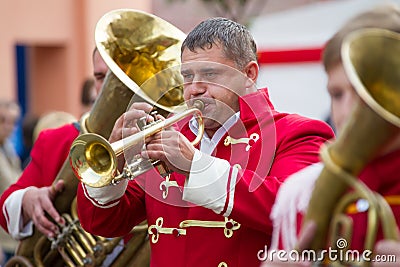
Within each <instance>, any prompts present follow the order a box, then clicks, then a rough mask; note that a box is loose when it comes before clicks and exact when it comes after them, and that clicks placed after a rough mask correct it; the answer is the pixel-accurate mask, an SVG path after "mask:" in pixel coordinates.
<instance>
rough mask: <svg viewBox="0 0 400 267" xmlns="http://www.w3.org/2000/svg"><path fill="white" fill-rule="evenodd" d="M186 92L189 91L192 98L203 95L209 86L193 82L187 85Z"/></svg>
mask: <svg viewBox="0 0 400 267" xmlns="http://www.w3.org/2000/svg"><path fill="white" fill-rule="evenodd" d="M186 90H188V91H189V94H190V95H192V96H198V95H203V94H204V93H205V92H207V85H206V84H205V83H204V82H201V81H193V82H191V83H190V84H187V85H186Z"/></svg>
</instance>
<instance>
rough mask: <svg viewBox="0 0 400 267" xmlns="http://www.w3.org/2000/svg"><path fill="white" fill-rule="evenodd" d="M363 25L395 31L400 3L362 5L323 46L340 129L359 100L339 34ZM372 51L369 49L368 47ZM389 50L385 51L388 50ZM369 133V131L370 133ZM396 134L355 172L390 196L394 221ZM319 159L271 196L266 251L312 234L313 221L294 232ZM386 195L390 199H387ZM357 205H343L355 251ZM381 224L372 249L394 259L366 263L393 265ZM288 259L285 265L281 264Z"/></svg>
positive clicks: (399, 187) (398, 162)
mask: <svg viewBox="0 0 400 267" xmlns="http://www.w3.org/2000/svg"><path fill="white" fill-rule="evenodd" d="M363 28H382V29H387V30H391V31H394V32H398V33H400V6H398V5H396V4H385V5H381V6H377V7H375V8H374V9H371V10H367V11H365V12H363V13H361V14H359V15H357V16H355V17H354V18H352V19H350V20H349V21H348V22H347V23H346V24H345V25H344V26H343V27H342V28H341V29H339V31H338V32H337V33H336V34H335V35H334V36H332V38H331V39H329V40H328V42H327V44H326V46H325V48H324V51H323V64H324V68H325V71H326V73H327V75H328V84H327V89H328V93H329V95H330V98H331V114H332V121H333V123H334V126H335V128H336V129H337V130H338V131H339V136H340V131H341V130H342V128H343V126H344V125H345V123H346V121H347V120H348V119H349V118H350V115H351V112H352V110H353V108H354V106H355V105H356V103H357V101H358V100H359V96H358V95H357V93H356V91H355V89H354V87H353V85H352V84H351V82H350V80H349V78H348V77H347V74H346V72H345V69H344V66H343V62H342V58H341V45H342V42H343V40H344V38H345V37H346V36H347V35H348V34H350V33H351V32H353V31H356V30H359V29H363ZM371 52H373V51H371ZM388 52H389V51H388ZM371 137H372V138H373V133H371ZM399 166H400V137H397V139H395V140H394V141H393V142H392V143H391V144H390V146H389V147H387V148H386V150H384V151H383V152H382V153H381V154H380V155H378V156H377V157H376V158H375V159H374V160H372V161H371V162H370V163H369V164H368V165H367V166H366V167H365V168H364V170H363V171H362V172H361V174H360V175H359V179H360V180H361V181H362V182H364V183H365V184H366V185H367V186H368V187H369V188H370V189H371V190H373V191H375V192H378V193H379V194H381V195H382V196H391V198H388V200H387V201H388V203H389V205H390V206H391V208H392V211H393V213H394V216H395V219H396V221H397V225H400V205H399V204H398V201H397V200H398V197H399V195H400V182H399V179H398V174H399V173H400V167H399ZM323 167H324V164H323V163H322V162H319V163H316V164H314V165H311V166H309V167H306V168H304V169H303V170H301V171H300V172H298V173H295V174H293V175H292V176H290V177H289V178H288V179H287V180H286V181H285V182H284V183H283V185H282V186H281V188H280V190H279V192H278V194H277V199H276V201H275V204H274V207H273V210H272V213H271V219H272V220H273V222H274V230H273V241H272V245H271V247H270V248H268V249H271V250H276V249H283V250H285V251H290V250H293V249H294V248H295V246H298V247H300V248H307V246H308V245H309V244H310V242H311V240H312V239H313V235H314V233H315V225H313V223H312V222H310V224H308V225H305V226H304V227H303V229H302V233H300V229H301V226H302V218H303V216H304V215H305V213H306V212H307V209H308V203H309V200H310V197H311V193H312V189H313V187H314V183H315V181H316V179H317V178H318V177H319V174H320V172H321V170H322V169H323ZM390 199H392V201H390ZM361 206H362V205H354V207H355V209H351V211H350V209H349V210H348V213H347V215H348V216H350V217H351V219H352V221H353V225H354V226H355V227H354V229H353V236H352V240H348V241H347V242H348V244H349V247H348V248H349V249H357V250H361V249H362V248H363V245H364V240H365V233H366V226H367V223H366V222H367V212H368V208H367V210H363V209H360V208H361ZM381 230H382V229H379V232H378V236H377V242H376V246H375V251H374V253H375V254H377V255H395V256H396V257H397V262H373V263H372V266H399V265H398V261H399V260H400V242H395V241H389V240H382V238H383V236H382V231H381ZM287 264H289V265H287ZM295 264H298V266H303V265H306V266H311V263H306V262H303V263H294V262H289V263H284V262H278V261H277V262H274V263H271V262H268V263H265V264H264V265H263V266H281V265H282V266H292V265H295Z"/></svg>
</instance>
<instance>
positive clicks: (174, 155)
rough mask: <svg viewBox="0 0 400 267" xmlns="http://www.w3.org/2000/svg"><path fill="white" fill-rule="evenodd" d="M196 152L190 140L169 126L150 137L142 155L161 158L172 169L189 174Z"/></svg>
mask: <svg viewBox="0 0 400 267" xmlns="http://www.w3.org/2000/svg"><path fill="white" fill-rule="evenodd" d="M194 153H195V148H194V146H193V145H192V144H191V143H190V141H189V140H188V139H187V138H186V137H185V136H184V135H183V134H182V133H180V132H178V131H176V130H175V129H173V128H172V127H169V128H166V129H164V130H162V131H161V132H159V133H156V134H155V135H153V136H151V137H149V138H148V140H146V149H145V150H143V151H142V153H141V155H142V157H146V158H150V159H158V160H161V161H162V162H164V163H165V164H166V165H167V167H168V168H169V169H170V170H172V171H174V172H178V173H182V174H183V175H185V176H189V173H190V168H191V165H192V160H193V156H194Z"/></svg>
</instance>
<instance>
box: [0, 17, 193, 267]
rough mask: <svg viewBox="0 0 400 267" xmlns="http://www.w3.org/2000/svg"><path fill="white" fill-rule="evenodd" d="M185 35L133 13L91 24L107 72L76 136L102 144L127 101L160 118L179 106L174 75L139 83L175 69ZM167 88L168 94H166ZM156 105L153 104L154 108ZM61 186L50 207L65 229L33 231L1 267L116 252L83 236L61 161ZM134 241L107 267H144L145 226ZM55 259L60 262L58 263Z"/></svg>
mask: <svg viewBox="0 0 400 267" xmlns="http://www.w3.org/2000/svg"><path fill="white" fill-rule="evenodd" d="M184 38H185V34H184V33H183V32H181V31H180V30H179V29H177V28H175V27H174V26H173V25H171V24H169V23H168V22H166V21H164V20H162V19H160V18H158V17H156V16H153V15H151V14H147V13H145V12H142V11H138V10H129V9H120V10H114V11H111V12H109V13H107V14H105V15H104V16H103V17H102V18H101V19H100V20H99V22H98V23H97V25H96V31H95V39H96V46H97V49H98V51H99V52H100V55H101V56H102V57H103V59H104V61H105V62H106V64H107V66H108V67H109V71H108V73H107V75H106V78H105V81H104V83H103V87H102V90H101V93H100V95H99V96H98V98H97V100H96V102H95V103H94V105H93V107H92V109H91V111H90V113H89V114H85V115H84V116H82V118H81V120H80V127H81V132H80V133H81V134H84V133H89V132H90V133H96V134H98V135H99V136H102V137H103V138H108V137H109V135H110V133H111V131H112V128H113V126H114V123H115V121H116V120H117V118H118V117H119V116H120V115H121V114H122V113H123V112H125V111H126V108H127V107H128V105H129V102H130V100H131V98H132V97H133V96H139V97H140V98H142V99H145V100H148V101H150V102H152V103H154V105H156V106H157V107H160V108H162V109H163V110H165V111H166V112H173V111H174V110H175V109H178V107H179V106H180V105H181V103H182V101H183V99H182V88H181V87H179V86H175V83H177V84H179V85H180V84H182V83H181V81H180V74H179V73H170V74H171V75H170V76H169V77H168V78H165V77H164V79H163V80H159V81H158V86H157V87H152V88H151V89H152V90H157V91H146V92H145V91H142V90H141V88H140V87H139V86H140V85H141V84H142V83H144V81H146V80H147V79H149V78H150V77H152V76H154V75H155V74H156V73H158V72H159V71H161V70H163V69H167V68H169V67H171V66H174V65H179V63H180V46H181V43H182V41H183V39H184ZM170 88H173V89H171V90H170ZM156 100H159V101H158V102H156ZM59 179H63V180H64V184H65V188H64V191H63V192H62V193H60V194H58V195H57V196H56V198H55V200H54V206H55V208H56V209H57V211H58V212H59V213H60V214H62V216H63V217H64V219H65V221H66V222H67V224H66V225H65V226H61V225H59V228H60V234H59V235H58V236H57V237H56V238H55V239H54V240H48V239H47V237H46V236H44V235H42V234H41V233H39V232H38V231H37V229H34V234H33V236H31V237H29V238H26V239H24V240H22V241H21V242H20V246H19V248H18V250H17V251H16V256H15V257H14V258H12V259H11V260H10V261H9V263H8V264H7V266H100V265H101V264H102V263H103V261H104V259H105V258H106V257H107V256H108V255H109V254H110V253H111V252H112V251H113V250H114V248H116V247H117V246H120V241H121V239H122V238H114V239H106V238H102V237H99V236H93V235H91V234H89V233H87V232H85V231H84V230H83V229H82V228H81V227H80V224H79V220H78V218H77V215H76V207H75V206H74V204H73V203H74V199H75V197H76V188H77V185H78V180H77V179H76V177H75V174H74V172H73V170H72V168H71V166H70V164H69V160H68V159H67V160H66V161H65V162H64V164H63V166H62V168H61V170H60V171H59V173H58V175H57V177H56V179H55V181H58V180H59ZM133 232H134V236H133V238H132V239H130V241H129V242H128V243H127V244H126V245H125V246H124V247H123V249H122V251H121V252H120V253H119V254H118V255H117V257H116V258H115V259H114V261H113V262H112V265H111V264H109V265H110V266H121V267H122V266H148V265H149V253H150V252H149V243H148V240H147V239H146V236H147V225H146V224H145V222H144V224H143V225H140V226H138V227H136V228H134V229H133ZM60 255H61V257H60Z"/></svg>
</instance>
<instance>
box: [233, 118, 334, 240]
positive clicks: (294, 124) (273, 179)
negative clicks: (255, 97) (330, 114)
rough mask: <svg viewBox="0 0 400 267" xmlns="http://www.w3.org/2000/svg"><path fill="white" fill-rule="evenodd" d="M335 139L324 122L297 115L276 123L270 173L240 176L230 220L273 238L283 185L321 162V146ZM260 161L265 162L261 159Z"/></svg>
mask: <svg viewBox="0 0 400 267" xmlns="http://www.w3.org/2000/svg"><path fill="white" fill-rule="evenodd" d="M333 137H334V134H333V131H332V129H331V128H330V127H329V126H328V125H327V124H326V123H324V122H322V121H318V120H310V119H306V118H303V117H300V116H297V115H287V116H286V117H284V118H282V119H280V120H278V121H276V150H275V157H274V159H273V163H272V165H271V168H270V171H269V173H268V175H267V176H266V177H263V176H262V174H261V173H257V172H254V171H251V170H243V171H241V172H240V173H239V174H240V177H238V180H237V185H236V188H235V196H234V206H233V210H232V213H231V217H232V218H233V219H236V220H237V221H240V222H241V223H242V224H245V225H247V226H248V227H250V228H254V229H257V230H260V231H262V232H266V233H269V234H271V233H272V222H271V220H270V218H269V216H270V213H271V209H272V206H273V203H274V202H275V197H276V194H277V191H278V189H279V187H280V185H281V183H282V182H283V181H284V180H285V179H286V178H287V177H288V176H289V175H291V174H293V173H295V172H297V171H299V170H301V169H303V168H304V167H306V166H308V165H311V164H313V163H315V162H318V161H319V150H320V146H321V145H322V144H324V143H325V142H326V141H327V140H329V139H332V138H333ZM261 154H262V153H261ZM258 159H259V160H260V162H263V159H262V158H260V156H258ZM252 160H254V161H257V158H255V157H254V158H253V159H252ZM264 162H265V161H264ZM266 164H268V163H266ZM254 179H256V180H259V181H261V182H260V183H259V186H258V187H256V188H255V189H254V188H252V186H251V184H252V183H254V181H253V180H254Z"/></svg>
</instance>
